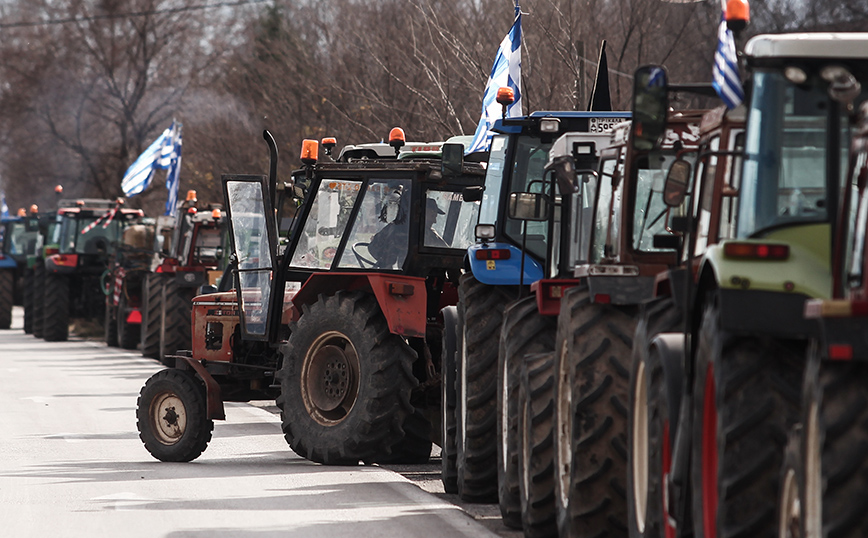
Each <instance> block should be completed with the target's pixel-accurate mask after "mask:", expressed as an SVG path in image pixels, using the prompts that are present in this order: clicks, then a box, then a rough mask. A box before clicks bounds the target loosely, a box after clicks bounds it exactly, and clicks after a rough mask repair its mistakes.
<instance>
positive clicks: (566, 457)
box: [555, 340, 573, 507]
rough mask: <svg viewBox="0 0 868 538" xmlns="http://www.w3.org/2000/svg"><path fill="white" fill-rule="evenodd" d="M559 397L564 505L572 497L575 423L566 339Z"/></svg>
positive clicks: (559, 476) (559, 474)
mask: <svg viewBox="0 0 868 538" xmlns="http://www.w3.org/2000/svg"><path fill="white" fill-rule="evenodd" d="M557 383H558V388H557V390H558V398H557V402H556V403H555V406H556V407H555V420H556V421H557V423H556V425H555V428H556V430H555V431H556V435H559V436H560V439H559V440H557V442H556V443H555V444H556V448H555V450H557V455H558V468H557V470H556V477H555V479H556V480H557V489H558V495H559V496H560V503H561V506H562V507H566V506H568V504H569V498H570V466H571V464H572V460H573V447H572V444H573V443H572V438H573V424H572V420H570V418H571V417H570V413H571V412H572V411H571V410H572V399H573V395H572V390H571V387H570V365H569V360H568V357H567V342H566V340H564V343H563V345H562V346H561V353H560V360H559V361H558V378H557Z"/></svg>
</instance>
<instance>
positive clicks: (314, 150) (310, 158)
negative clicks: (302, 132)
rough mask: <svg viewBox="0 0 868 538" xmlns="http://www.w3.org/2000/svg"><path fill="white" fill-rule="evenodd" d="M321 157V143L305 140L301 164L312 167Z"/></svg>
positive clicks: (302, 146)
mask: <svg viewBox="0 0 868 538" xmlns="http://www.w3.org/2000/svg"><path fill="white" fill-rule="evenodd" d="M318 157H319V142H317V141H316V140H311V139H309V138H308V139H305V140H303V141H302V143H301V162H303V163H304V164H306V165H308V166H310V165H314V164H316V160H317V158H318Z"/></svg>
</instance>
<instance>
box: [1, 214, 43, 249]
mask: <svg viewBox="0 0 868 538" xmlns="http://www.w3.org/2000/svg"><path fill="white" fill-rule="evenodd" d="M6 233H8V234H9V236H8V237H6V236H5V234H6ZM35 238H36V235H35V232H28V231H27V228H26V226H25V225H24V222H9V223H6V224H5V225H3V226H0V245H2V247H3V252H4V253H5V254H13V255H15V254H29V253H30V252H31V249H28V245H27V242H28V240H30V239H33V240H35Z"/></svg>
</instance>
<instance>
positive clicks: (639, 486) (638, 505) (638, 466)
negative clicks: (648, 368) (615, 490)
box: [630, 361, 648, 534]
mask: <svg viewBox="0 0 868 538" xmlns="http://www.w3.org/2000/svg"><path fill="white" fill-rule="evenodd" d="M647 398H648V389H647V387H646V386H645V362H644V361H640V362H639V368H638V370H637V371H636V388H635V390H634V393H633V443H632V447H631V449H632V452H631V454H632V456H633V465H632V466H631V467H632V468H631V469H630V471H631V472H632V473H633V510H634V513H635V515H636V521H635V523H636V528H637V529H638V530H639V532H640V533H643V534H644V533H645V516H646V514H645V511H646V510H647V509H648V400H647Z"/></svg>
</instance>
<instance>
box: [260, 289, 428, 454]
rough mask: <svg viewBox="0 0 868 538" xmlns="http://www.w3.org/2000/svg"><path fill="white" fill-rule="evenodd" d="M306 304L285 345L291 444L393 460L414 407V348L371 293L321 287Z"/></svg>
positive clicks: (283, 396) (285, 410) (286, 423)
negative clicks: (334, 291) (328, 291)
mask: <svg viewBox="0 0 868 538" xmlns="http://www.w3.org/2000/svg"><path fill="white" fill-rule="evenodd" d="M302 310H303V313H302V315H301V318H300V319H299V320H298V321H297V322H295V323H293V324H292V327H291V329H290V331H291V333H290V337H289V341H288V342H287V343H286V344H285V345H284V346H282V347H281V352H282V353H283V365H282V367H281V369H280V372H279V379H280V384H281V391H280V396H279V397H278V398H277V405H278V407H280V409H281V414H280V416H281V421H282V423H283V433H284V436H285V437H286V440H287V442H288V443H289V446H290V447H292V449H293V450H294V451H295V453H296V454H298V455H300V456H302V457H304V458H307V459H309V460H311V461H314V462H317V463H324V464H328V465H356V464H358V463H359V461H362V462H365V463H374V462H378V461H381V460H383V461H389V460H390V458H392V457H393V455H395V451H394V449H395V447H396V446H398V445H399V444H400V442H401V441H402V440H403V439H404V438H405V437H406V433H405V428H406V426H407V422H408V419H411V418H412V417H413V416H414V414H415V412H416V410H415V409H414V407H413V405H412V403H411V402H410V396H411V392H412V391H413V388H414V387H415V386H416V385H417V384H418V381H417V380H416V378H415V377H414V376H413V362H414V361H415V360H416V353H415V352H414V351H413V350H412V349H411V348H410V346H409V345H408V344H407V343H406V342H405V341H404V340H403V339H402V338H401V337H399V336H397V335H395V334H392V333H391V332H389V327H388V324H387V323H386V319H385V317H384V316H383V313H382V312H381V311H380V308H379V305H378V304H377V300H376V298H374V296H373V295H371V294H368V293H360V292H346V291H340V292H338V293H337V294H335V295H333V296H327V297H326V296H322V295H320V297H319V299H318V300H317V302H315V303H313V304H312V305H310V306H307V305H305V306H304V307H303V309H302ZM429 450H430V445H429Z"/></svg>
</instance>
